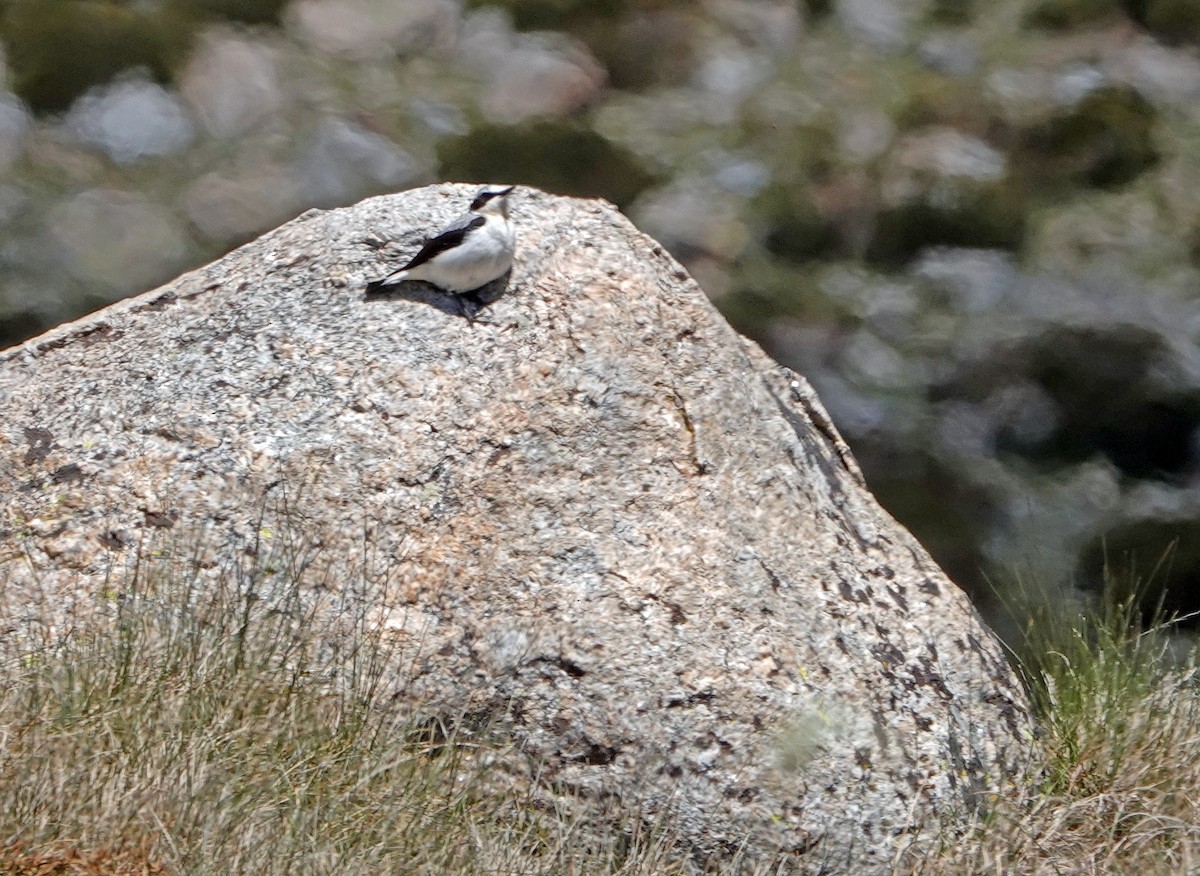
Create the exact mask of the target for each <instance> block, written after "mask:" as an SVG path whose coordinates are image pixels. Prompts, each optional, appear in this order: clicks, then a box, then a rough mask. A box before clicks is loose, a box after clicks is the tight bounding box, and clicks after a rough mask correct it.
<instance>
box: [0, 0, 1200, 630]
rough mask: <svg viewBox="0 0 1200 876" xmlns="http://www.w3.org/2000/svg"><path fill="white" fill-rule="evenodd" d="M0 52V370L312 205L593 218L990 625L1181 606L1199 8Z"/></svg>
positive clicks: (137, 12) (604, 25)
mask: <svg viewBox="0 0 1200 876" xmlns="http://www.w3.org/2000/svg"><path fill="white" fill-rule="evenodd" d="M0 43H2V45H3V60H2V62H0V344H2V345H7V344H11V343H15V342H17V341H19V340H21V339H23V338H25V337H28V336H31V335H33V334H36V333H37V332H39V331H41V330H43V329H45V328H48V327H50V326H52V325H55V324H56V323H58V322H61V321H63V320H67V319H71V318H73V317H76V316H79V315H81V314H83V313H86V312H87V311H89V310H92V309H95V308H96V307H99V306H101V305H103V304H105V303H107V302H110V301H113V300H115V299H117V298H121V297H123V296H126V295H129V294H132V293H136V292H139V291H142V290H144V289H147V288H150V287H152V286H154V285H156V284H158V283H160V282H162V281H165V280H168V279H170V278H171V277H173V276H174V275H176V274H178V273H179V272H180V271H183V270H186V269H188V268H190V267H193V266H196V265H198V264H201V263H203V262H206V261H208V260H211V259H212V258H214V257H216V256H218V255H220V254H221V253H223V252H225V251H227V250H228V249H230V248H231V247H233V246H236V245H238V244H240V243H242V242H244V241H246V240H249V239H250V238H252V237H254V236H255V235H256V234H258V233H259V232H261V231H264V230H266V229H269V228H271V227H274V226H275V225H277V224H279V223H280V222H282V221H284V220H286V219H289V218H291V217H292V216H294V215H296V214H297V213H299V212H301V211H302V210H304V209H307V208H309V207H314V206H317V207H331V206H336V205H339V204H348V203H351V202H354V201H356V200H358V199H360V198H362V197H364V196H366V195H371V194H377V193H380V192H386V191H393V190H396V189H401V188H406V187H410V186H415V185H421V184H424V183H427V182H431V181H435V180H439V179H453V180H475V181H484V180H490V181H497V182H515V183H525V184H529V185H535V186H539V187H542V188H545V189H548V190H550V191H554V192H559V193H567V194H578V195H589V196H601V197H605V198H608V199H610V200H612V201H614V202H616V203H617V204H618V205H619V206H620V207H621V208H622V209H623V210H625V211H626V213H628V214H629V215H630V216H631V217H632V218H633V219H634V221H635V222H637V223H638V225H639V226H640V227H641V228H643V229H644V230H645V231H647V232H648V233H650V234H652V235H654V236H655V237H657V238H658V239H659V240H661V241H662V242H663V243H664V244H665V245H667V246H668V247H669V248H670V250H671V251H672V252H673V253H674V254H675V255H676V256H677V257H678V258H679V259H681V260H682V261H683V262H684V263H685V264H686V265H687V267H688V268H689V269H690V270H691V271H692V273H693V274H694V275H695V276H696V278H697V279H698V280H699V281H700V283H701V284H702V285H703V286H704V288H705V289H706V291H707V292H708V294H709V295H710V296H711V297H712V298H713V300H714V301H715V302H716V303H717V304H718V305H719V306H720V307H721V308H722V310H723V311H724V312H725V314H726V315H727V316H728V318H729V319H730V320H731V321H732V322H733V323H734V325H735V326H737V327H738V328H739V329H740V330H741V331H743V332H745V333H746V334H748V335H750V336H751V337H753V338H755V339H756V340H758V341H760V342H761V343H762V344H763V345H764V346H765V347H766V349H767V350H768V351H769V352H770V353H771V354H772V355H773V356H774V357H776V358H777V359H778V360H780V361H781V362H783V363H785V364H787V365H790V366H792V367H794V368H796V369H797V370H799V371H801V372H803V373H804V374H806V375H807V376H808V377H809V378H810V379H811V380H812V381H813V383H814V384H815V385H816V387H817V389H818V391H819V392H820V394H821V397H822V399H823V401H824V403H825V404H826V406H827V407H828V408H829V410H830V412H831V413H832V415H833V417H834V419H835V421H836V423H837V425H838V427H839V428H840V429H841V430H842V432H843V433H844V434H845V435H846V437H847V439H848V440H849V441H850V443H851V445H852V446H853V447H854V449H855V451H856V453H857V455H858V457H859V459H860V460H861V462H862V465H863V468H864V469H865V471H866V474H867V478H868V480H869V482H870V484H871V486H872V488H873V489H874V491H875V492H876V494H877V495H878V496H879V498H880V499H881V500H882V501H883V503H884V504H885V505H886V506H887V507H888V508H889V509H890V510H891V511H892V512H893V513H894V514H895V515H896V516H897V517H898V518H899V519H900V520H901V521H902V522H903V523H904V524H906V525H907V526H908V527H909V528H910V529H912V530H913V532H914V533H915V534H916V535H917V536H918V537H919V538H920V539H921V540H922V541H923V542H924V543H925V544H926V545H927V547H928V548H929V549H930V551H931V552H932V553H933V554H934V556H935V558H936V559H938V560H939V562H941V563H942V565H943V566H944V567H945V568H946V570H947V571H948V572H949V573H950V574H951V576H953V577H954V578H955V579H956V580H957V581H958V582H959V583H960V584H961V585H962V586H963V587H965V588H966V589H967V590H968V591H969V592H970V593H971V594H972V595H973V597H974V598H975V599H976V602H977V604H978V605H979V606H980V607H981V609H982V610H983V611H984V613H985V614H986V615H987V616H988V617H989V618H990V619H992V620H993V621H994V622H997V623H999V624H1000V625H1001V626H1002V627H1003V621H1002V610H1001V607H1000V600H999V599H997V596H996V593H997V591H999V592H1000V593H1004V592H1006V591H1008V590H1010V589H1011V588H1012V586H1013V583H1014V582H1016V581H1023V582H1025V586H1033V587H1035V588H1044V589H1046V590H1047V591H1048V592H1051V593H1056V594H1061V595H1063V596H1065V597H1067V598H1068V599H1078V598H1086V597H1087V594H1089V593H1091V592H1095V591H1096V590H1097V589H1098V587H1099V586H1100V583H1101V581H1102V580H1103V579H1104V577H1105V576H1106V575H1107V576H1109V577H1112V578H1116V579H1117V580H1119V581H1123V582H1126V584H1128V585H1132V583H1133V582H1137V581H1143V582H1145V581H1148V582H1149V589H1150V591H1151V593H1152V595H1154V596H1157V595H1159V594H1161V595H1163V597H1164V598H1165V600H1166V605H1167V608H1168V610H1172V611H1178V612H1190V611H1194V610H1197V609H1200V588H1198V587H1197V581H1196V579H1197V577H1198V576H1200V540H1198V539H1197V536H1198V535H1200V436H1198V433H1197V425H1198V423H1200V356H1198V355H1197V347H1196V338H1197V335H1198V334H1200V53H1198V48H1200V4H1197V3H1196V2H1194V0H991V2H987V3H978V2H972V0H703V2H692V0H688V2H684V0H507V2H502V0H496V2H484V0H290V2H288V0H128V2H119V0H108V2H102V0H0ZM368 231H370V229H364V232H368ZM1168 551H1169V553H1168ZM1164 556H1166V557H1167V559H1166V561H1165V562H1160V561H1161V560H1162V559H1163V557H1164Z"/></svg>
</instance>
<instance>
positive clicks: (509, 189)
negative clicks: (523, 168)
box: [500, 186, 516, 198]
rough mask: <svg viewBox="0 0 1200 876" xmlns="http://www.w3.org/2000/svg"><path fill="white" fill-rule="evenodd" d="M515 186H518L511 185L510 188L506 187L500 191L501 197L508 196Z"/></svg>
mask: <svg viewBox="0 0 1200 876" xmlns="http://www.w3.org/2000/svg"><path fill="white" fill-rule="evenodd" d="M515 188H516V186H509V187H508V188H506V189H505V190H504V191H502V192H501V193H500V197H502V198H503V197H506V196H507V195H508V193H509V192H511V191H512V190H513V189H515Z"/></svg>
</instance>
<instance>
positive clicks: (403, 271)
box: [367, 185, 517, 309]
mask: <svg viewBox="0 0 1200 876" xmlns="http://www.w3.org/2000/svg"><path fill="white" fill-rule="evenodd" d="M512 190H513V186H492V185H489V186H484V187H483V188H481V189H480V190H479V191H478V192H477V193H476V194H475V200H473V201H472V202H471V210H470V212H469V213H464V214H463V215H462V216H459V217H458V218H457V219H455V220H454V221H453V222H451V223H450V224H449V225H447V226H446V227H445V228H443V229H442V230H441V231H439V232H438V233H437V234H435V235H434V236H433V237H431V238H429V239H428V240H426V241H425V244H424V245H423V246H422V247H421V249H420V251H419V252H418V253H417V254H416V255H415V256H413V257H412V258H411V259H410V260H409V262H408V264H406V265H404V267H402V268H397V269H396V270H394V271H392V272H391V273H390V274H388V275H387V276H386V277H381V278H380V279H378V280H372V281H371V282H369V283H368V284H367V292H378V291H380V290H382V289H385V288H386V287H388V286H394V285H395V284H397V283H403V282H405V281H406V280H424V281H425V282H426V283H432V284H433V285H434V286H437V287H438V288H440V289H444V290H445V291H447V292H450V293H451V294H453V295H457V296H459V297H460V299H461V298H462V297H463V296H467V295H469V293H472V292H474V291H475V290H476V289H479V288H481V287H483V286H486V285H487V284H488V283H490V282H492V281H493V280H495V279H498V278H499V277H502V276H504V274H505V273H507V271H508V269H509V268H511V267H512V263H513V250H514V249H515V248H516V243H517V235H516V232H515V231H514V230H513V225H512V222H510V221H509V218H508V195H509V192H511V191H512ZM478 303H479V302H478V301H477V302H476V304H478ZM476 309H478V308H476Z"/></svg>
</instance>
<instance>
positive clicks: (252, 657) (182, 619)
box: [0, 553, 1200, 876]
mask: <svg viewBox="0 0 1200 876" xmlns="http://www.w3.org/2000/svg"><path fill="white" fill-rule="evenodd" d="M186 557H187V554H186V553H185V554H184V559H183V560H178V559H175V558H173V557H172V555H171V554H170V553H166V554H160V555H159V556H158V558H157V559H156V560H154V561H153V562H148V563H144V564H142V565H141V566H140V567H139V568H137V569H135V570H133V571H132V572H131V574H130V576H129V577H128V579H127V580H123V581H121V582H117V583H115V584H114V585H113V587H112V589H111V590H110V591H109V592H108V593H106V594H105V595H104V597H103V602H104V604H105V605H107V607H108V610H107V611H106V612H104V613H102V614H103V615H104V616H102V617H98V618H93V619H89V620H88V621H87V622H84V621H79V622H77V623H76V624H75V625H74V626H72V627H71V628H70V629H68V630H65V631H64V630H63V629H61V628H60V629H59V630H58V631H57V632H56V633H54V634H53V635H51V634H48V633H46V632H45V631H44V629H43V628H41V627H38V626H36V625H34V624H32V623H25V624H24V626H22V624H21V623H15V624H8V625H6V627H5V628H6V629H7V630H8V633H7V634H6V635H5V636H4V637H3V638H0V874H12V876H33V874H37V876H59V874H62V876H99V874H113V876H133V874H145V876H182V874H196V876H206V874H226V873H255V874H261V876H271V874H326V873H327V874H335V873H336V874H339V876H353V874H360V873H361V874H379V873H406V874H448V873H470V874H529V876H540V874H546V876H549V874H556V876H557V874H625V876H643V874H645V876H649V874H671V873H677V874H683V873H694V872H697V871H698V870H701V869H703V868H699V867H697V866H696V865H695V864H694V863H693V864H689V863H687V862H685V861H682V860H680V859H679V858H678V857H676V853H675V851H674V846H673V845H672V843H671V841H670V831H669V826H665V825H664V826H660V827H659V828H656V829H647V828H646V827H645V826H644V825H642V824H641V823H640V820H639V819H638V818H637V817H636V814H634V813H627V814H620V813H618V814H617V815H616V816H613V817H610V820H609V821H607V822H606V823H605V824H606V829H604V830H596V829H595V828H596V825H595V824H581V823H578V822H576V821H572V820H571V819H570V818H567V817H565V816H563V815H562V814H560V813H555V812H547V811H545V809H544V807H539V805H538V804H536V803H535V802H534V800H533V799H532V798H524V797H522V796H521V795H520V794H518V793H516V792H512V791H508V792H504V793H496V791H495V790H494V789H495V788H496V787H498V786H499V783H495V782H492V781H491V780H490V776H491V775H492V773H491V772H490V771H491V770H493V769H497V768H498V767H497V764H500V763H502V762H503V761H504V760H505V755H506V754H510V753H511V752H507V751H506V749H505V746H506V745H507V743H506V742H505V741H504V740H503V738H502V734H499V733H493V732H492V731H491V730H490V729H489V728H488V727H487V726H486V724H485V725H483V726H481V725H480V723H479V722H474V723H472V722H463V723H459V724H457V725H456V728H447V727H446V726H431V725H430V724H429V723H428V722H427V721H418V720H417V719H416V717H415V716H414V715H405V714H397V709H396V708H395V707H394V706H393V705H392V702H393V695H394V693H395V690H396V679H395V678H393V673H392V669H391V667H393V666H394V665H395V660H394V659H393V658H394V656H395V655H392V654H389V653H388V652H387V651H386V649H385V646H384V640H383V639H381V638H380V637H378V636H376V635H375V634H374V632H373V630H372V629H371V628H370V625H369V624H367V623H366V622H365V620H364V614H363V613H362V612H361V610H360V609H356V608H355V607H354V605H355V604H354V603H353V602H352V601H351V602H347V603H345V604H339V605H336V606H334V605H331V604H329V603H326V604H320V602H321V600H320V598H318V597H313V596H309V597H304V598H302V597H301V594H300V593H299V592H298V590H297V588H295V587H294V586H292V587H289V586H287V585H288V582H289V580H290V581H292V582H294V581H295V580H296V578H295V577H293V575H294V570H295V569H297V568H298V566H297V557H296V556H294V555H293V556H290V557H283V558H281V557H278V556H276V557H274V558H271V559H270V560H268V561H264V562H262V563H258V564H255V566H254V568H251V569H233V570H225V571H223V572H221V573H219V574H216V575H215V576H214V575H213V574H211V573H210V574H207V575H201V574H200V573H199V572H197V570H196V569H195V568H194V564H190V563H189V562H188V561H187V560H186ZM309 559H311V558H309ZM307 562H308V561H307V560H305V563H307ZM310 570H311V567H310ZM272 582H274V583H272ZM280 583H282V585H283V586H279V585H280ZM351 589H352V588H351ZM345 590H346V588H345V587H340V588H334V587H331V588H330V589H329V591H328V593H334V592H339V593H340V592H345ZM328 598H330V599H332V597H328ZM306 600H307V601H306ZM1132 606H1133V602H1132V601H1128V600H1127V601H1126V602H1124V603H1118V604H1116V607H1115V608H1113V609H1110V610H1106V611H1104V612H1101V613H1099V614H1095V615H1091V616H1089V617H1087V618H1080V617H1074V618H1070V619H1069V622H1067V623H1063V622H1062V619H1061V618H1057V619H1049V618H1048V617H1045V616H1043V617H1038V616H1033V617H1031V620H1030V624H1029V626H1028V627H1027V630H1028V632H1029V641H1028V642H1027V643H1026V649H1025V657H1024V661H1023V664H1022V665H1023V667H1024V671H1025V673H1026V676H1027V680H1028V682H1029V686H1030V689H1031V691H1032V693H1033V695H1034V698H1035V700H1036V701H1037V703H1038V705H1039V708H1040V710H1041V711H1042V712H1043V715H1044V728H1045V730H1044V739H1043V744H1044V748H1045V758H1044V760H1043V761H1042V762H1041V763H1040V764H1039V765H1038V769H1037V771H1036V773H1035V774H1034V775H1032V776H1030V777H1029V778H1028V779H1027V780H1026V781H1024V782H1022V783H1019V784H1018V785H1017V787H1016V789H1015V790H1014V792H1013V793H1012V795H1011V796H1010V797H1008V798H1006V799H1002V800H996V801H993V805H992V806H991V807H990V809H989V812H988V813H987V814H986V816H984V817H981V818H977V819H976V820H975V821H973V822H969V823H962V824H959V826H958V827H957V828H955V829H950V828H946V829H944V830H943V831H942V833H941V834H939V835H937V836H929V835H926V836H924V837H921V838H919V839H920V843H919V845H920V847H921V849H922V851H921V853H920V856H919V857H914V859H912V860H909V861H906V862H905V863H904V864H903V865H900V864H898V865H897V871H898V872H906V873H920V874H971V873H979V874H985V873H987V874H1010V873H1012V874H1015V873H1031V874H1032V873H1071V874H1076V873H1096V874H1101V873H1103V874H1108V873H1128V872H1133V871H1141V872H1143V873H1145V874H1156V873H1183V872H1196V871H1197V868H1200V811H1197V809H1198V808H1200V693H1198V690H1200V689H1198V687H1197V674H1196V670H1194V669H1193V668H1192V666H1191V664H1190V663H1186V662H1185V663H1183V664H1180V663H1179V661H1172V660H1168V659H1166V657H1165V649H1166V642H1167V639H1166V636H1165V631H1164V629H1163V628H1162V627H1161V626H1159V627H1156V628H1155V629H1154V630H1153V631H1151V632H1149V633H1141V632H1139V630H1138V628H1137V625H1136V624H1135V623H1133V620H1134V618H1135V612H1134V610H1133V607H1132ZM914 847H915V846H914ZM711 872H723V873H735V872H736V873H760V874H766V873H786V872H789V870H788V869H787V868H786V866H785V865H784V864H782V863H781V862H779V861H770V860H761V861H749V860H747V861H738V862H725V863H724V864H722V865H720V868H719V870H712V871H711Z"/></svg>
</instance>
